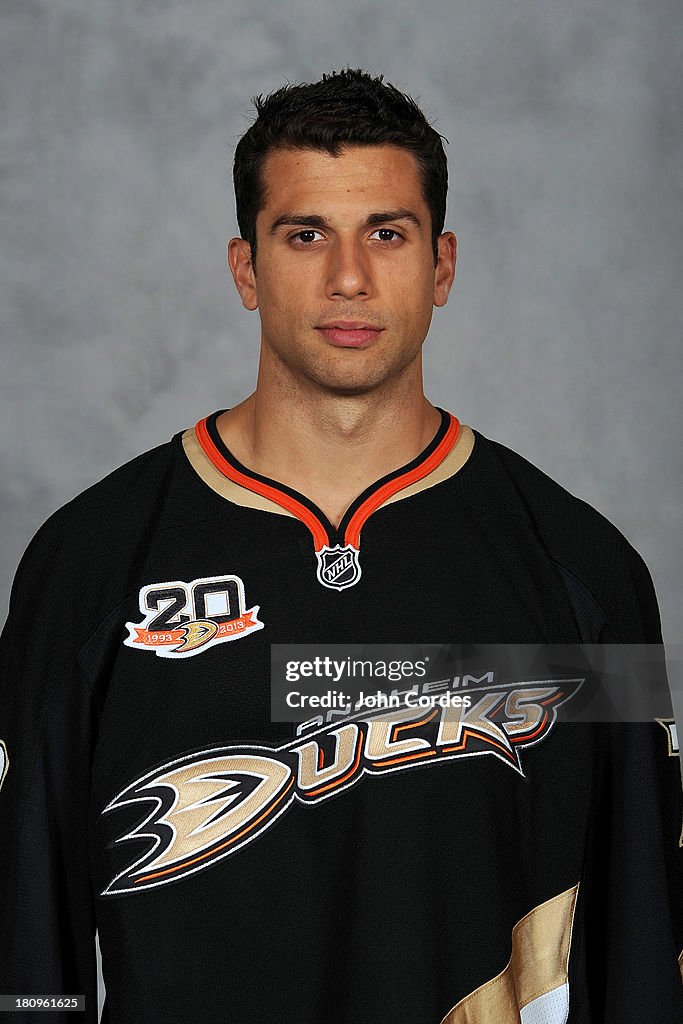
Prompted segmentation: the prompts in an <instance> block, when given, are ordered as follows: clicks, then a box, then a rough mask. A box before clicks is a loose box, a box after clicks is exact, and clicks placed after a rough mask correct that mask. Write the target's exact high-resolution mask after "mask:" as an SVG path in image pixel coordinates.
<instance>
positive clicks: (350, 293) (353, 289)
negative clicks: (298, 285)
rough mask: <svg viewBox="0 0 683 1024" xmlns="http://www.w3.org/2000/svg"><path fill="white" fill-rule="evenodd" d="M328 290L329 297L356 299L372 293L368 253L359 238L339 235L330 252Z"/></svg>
mask: <svg viewBox="0 0 683 1024" xmlns="http://www.w3.org/2000/svg"><path fill="white" fill-rule="evenodd" d="M326 291H327V296H328V298H343V299H355V298H359V297H360V298H363V297H366V296H369V295H370V293H371V291H372V281H371V274H370V265H369V261H368V253H367V252H366V251H365V249H364V247H363V244H362V242H361V241H360V240H359V239H357V238H348V239H343V238H341V237H337V240H336V243H335V245H333V246H332V247H331V249H330V253H329V262H328V267H327V289H326Z"/></svg>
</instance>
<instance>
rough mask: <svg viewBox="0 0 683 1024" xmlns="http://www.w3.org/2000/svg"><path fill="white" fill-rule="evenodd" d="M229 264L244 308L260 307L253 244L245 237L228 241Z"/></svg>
mask: <svg viewBox="0 0 683 1024" xmlns="http://www.w3.org/2000/svg"><path fill="white" fill-rule="evenodd" d="M228 266H229V267H230V272H231V273H232V279H233V281H234V282H235V288H237V291H238V292H239V294H240V298H241V300H242V305H243V306H244V308H245V309H252V310H253V309H258V297H257V294H256V276H255V273H254V265H253V263H252V259H251V246H250V245H249V243H248V242H245V240H244V239H243V238H231V239H230V241H229V242H228Z"/></svg>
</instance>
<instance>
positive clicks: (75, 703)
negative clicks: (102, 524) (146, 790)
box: [0, 521, 99, 1024]
mask: <svg viewBox="0 0 683 1024" xmlns="http://www.w3.org/2000/svg"><path fill="white" fill-rule="evenodd" d="M48 522H49V521H48ZM59 540H60V538H59V537H58V536H55V532H54V530H53V529H51V528H47V529H46V527H43V528H41V531H39V534H38V535H37V536H36V538H34V540H33V541H32V543H31V545H29V549H28V550H27V552H26V554H25V556H24V558H23V560H22V563H21V565H20V567H19V570H18V572H17V575H16V578H15V583H14V586H13V589H12V596H11V601H10V611H9V616H8V619H7V622H6V624H5V627H4V630H3V632H2V635H1V637H0V741H1V743H0V779H1V781H0V908H1V914H0V918H1V923H0V993H1V994H3V995H9V996H55V997H59V996H70V995H81V996H84V997H85V1013H83V1012H82V1011H71V1012H68V1011H64V1010H56V1009H55V1010H54V1011H53V1010H48V1011H41V1015H40V1019H41V1020H42V1021H43V1022H44V1024H46V1022H47V1024H63V1022H66V1021H79V1022H81V1024H96V1021H97V972H96V953H95V913H94V902H93V895H92V890H91V883H90V877H89V849H88V801H89V786H90V765H91V761H92V751H93V745H94V741H95V737H96V730H97V721H98V717H99V706H98V700H97V698H96V697H95V696H94V694H93V693H92V692H91V687H90V686H89V684H88V681H87V679H86V678H85V675H84V673H83V672H82V671H81V669H80V667H79V664H78V659H77V657H76V656H75V653H74V652H75V650H76V643H77V641H76V640H75V638H74V636H73V635H72V634H73V633H74V631H76V632H77V631H78V628H79V627H78V625H77V623H76V622H75V620H74V616H73V614H72V613H73V609H74V604H75V601H76V598H77V595H76V593H75V588H74V583H73V573H72V567H71V565H70V563H69V559H67V560H66V562H65V560H64V558H63V555H62V556H60V547H62V545H61V544H60V542H59ZM65 566H66V568H65ZM3 1019H6V1020H7V1021H8V1024H25V1022H29V1021H34V1020H35V1012H31V1011H28V1012H27V1011H23V1012H22V1011H21V1010H13V1011H12V1012H10V1013H8V1014H7V1017H5V1016H4V1014H3Z"/></svg>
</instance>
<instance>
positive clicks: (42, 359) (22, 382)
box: [0, 0, 683, 718]
mask: <svg viewBox="0 0 683 1024" xmlns="http://www.w3.org/2000/svg"><path fill="white" fill-rule="evenodd" d="M1 9H2V16H1V17H2V33H1V38H2V65H1V66H2V89H3V94H4V97H5V103H6V111H7V115H6V116H5V118H3V143H4V144H3V149H2V160H3V167H2V177H1V179H0V181H1V185H0V187H1V188H2V208H3V214H4V220H3V229H4V241H3V246H2V283H1V287H2V292H3V294H2V314H3V322H4V326H3V330H2V373H1V375H0V395H1V398H2V404H1V407H0V417H1V419H0V425H1V428H2V446H1V458H2V475H1V478H0V488H1V495H2V506H1V510H0V525H1V527H2V529H1V531H0V538H1V539H0V589H1V590H2V595H1V601H2V608H3V613H4V608H5V607H6V595H7V591H8V588H9V584H10V580H11V576H12V573H13V570H14V568H15V565H16V562H17V560H18V558H19V556H20V554H21V552H22V550H23V548H24V547H25V545H26V544H27V542H28V540H29V539H30V537H31V535H32V534H33V532H34V531H35V529H36V528H37V527H38V525H39V524H40V523H41V522H42V521H43V520H44V519H45V518H46V516H47V515H48V514H49V513H50V512H51V511H52V510H53V509H54V508H55V507H57V506H58V505H60V504H62V503H64V502H65V501H67V500H68V499H69V498H71V497H72V496H73V495H74V494H75V493H76V492H78V491H79V490H81V489H82V488H83V487H85V486H86V485H87V484H89V483H91V482H92V481H93V480H95V479H97V478H99V477H101V476H103V475H104V474H105V473H107V472H108V471H109V470H111V469H112V468H114V467H115V466H116V465H118V464H120V463H121V462H123V461H125V460H126V459H128V458H130V457H132V456H133V455H135V454H136V453H137V452H139V451H141V450H143V449H146V448H150V447H152V446H153V445H156V444H158V443H160V442H162V441H164V440H166V439H167V438H168V437H169V436H170V435H171V434H172V433H174V432H175V431H176V430H178V429H180V428H181V427H184V426H187V425H189V424H191V423H193V422H194V421H195V420H196V419H197V418H199V417H200V416H202V415H204V414H206V413H208V412H210V411H212V410H213V409H215V408H218V407H220V406H228V405H231V404H234V403H235V402H237V401H239V400H240V399H241V398H242V397H244V396H245V395H246V394H248V393H249V392H250V391H251V390H252V389H253V383H254V379H255V370H256V360H257V351H258V321H257V317H256V315H255V314H252V315H250V314H248V313H246V312H245V311H244V310H243V309H242V308H241V306H240V304H239V302H238V299H237V297H236V294H235V293H234V290H233V285H232V282H231V280H230V279H229V277H228V271H227V269H226V266H225V244H226V241H227V239H228V238H229V237H230V236H231V235H232V234H234V233H236V228H235V219H234V207H233V201H232V189H231V174H230V168H231V159H232V151H233V147H234V144H235V142H236V140H237V138H238V137H239V135H240V133H241V132H242V131H243V130H244V128H245V127H246V125H247V124H248V123H249V119H250V117H251V114H250V102H249V98H250V97H251V96H252V95H254V94H255V93H258V92H266V91H269V90H271V89H273V88H276V87H277V86H279V85H281V84H282V83H283V81H284V80H285V79H288V80H291V81H301V80H310V79H313V78H317V77H318V76H319V75H320V74H321V73H322V72H324V71H326V70H329V69H331V68H333V67H336V68H339V67H340V66H343V65H345V64H352V65H354V66H361V67H364V68H366V69H368V70H370V71H373V72H376V73H379V72H382V73H384V74H385V76H386V77H387V78H388V79H389V80H390V81H392V82H394V83H395V84H397V85H398V86H399V87H401V88H404V89H407V90H408V91H410V92H412V93H413V94H415V95H416V96H417V97H418V98H419V99H420V100H421V102H422V105H423V107H424V108H425V109H426V111H427V112H428V114H429V115H430V116H432V117H435V118H436V126H437V128H438V129H439V130H440V131H441V132H442V133H443V134H444V135H446V136H447V138H448V139H449V140H450V146H449V147H448V153H449V159H450V168H451V190H450V204H449V216H448V226H449V227H450V228H452V229H453V230H455V231H456V233H457V235H458V238H459V263H458V275H457V280H456V285H455V288H454V291H453V292H452V294H451V299H450V302H449V304H448V306H447V307H446V308H445V309H443V310H439V311H436V313H435V318H434V323H433V327H432V331H431V334H430V337H429V339H428V342H427V344H426V348H425V361H426V381H427V394H428V396H429V397H430V398H431V400H432V401H434V402H435V403H437V404H440V405H443V406H446V407H447V408H449V409H451V410H452V411H453V412H455V413H456V414H457V415H458V416H459V417H460V418H461V419H463V420H464V421H466V422H468V423H470V424H472V425H473V426H475V427H477V428H478V429H479V430H481V431H482V432H483V433H485V434H487V435H488V436H490V437H495V438H497V439H499V440H501V441H503V442H504V443H506V444H508V445H510V446H511V447H513V448H515V449H517V450H518V451H520V452H522V453H523V454H524V455H525V456H526V457H527V458H529V459H531V460H532V461H533V462H535V463H536V464H537V465H539V466H541V467H542V468H543V469H544V470H545V471H546V472H548V473H549V474H550V475H551V476H553V477H554V478H556V479H557V480H559V481H560V482H561V483H563V484H564V486H566V487H567V488H568V489H569V490H571V491H572V492H574V493H575V494H578V495H579V496H581V497H582V498H584V499H586V500H587V501H589V502H590V503H591V504H593V505H594V506H595V507H596V508H598V509H599V510H600V511H601V512H603V513H604V514H605V515H606V516H607V517H608V518H610V519H611V520H612V521H613V522H614V523H615V524H616V525H617V526H618V527H619V528H620V529H621V530H622V532H623V533H624V534H625V535H626V537H628V539H629V540H630V541H631V542H632V543H633V544H634V545H635V547H636V548H637V549H638V550H639V551H640V552H641V553H642V555H643V556H644V557H645V559H646V561H647V563H648V565H649V567H650V569H651V571H652V575H653V577H654V580H655V586H656V588H657V592H658V595H659V599H660V605H661V611H662V618H663V624H664V637H665V640H667V641H668V642H669V643H672V644H674V643H680V642H683V607H682V603H681V581H682V579H683V549H682V545H681V444H680V432H681V416H680V401H679V395H680V393H681V384H682V383H683V382H682V380H681V368H680V367H681V361H680V326H681V301H680V292H681V286H680V269H681V268H680V259H679V256H680V246H681V227H682V220H683V216H682V212H681V203H680V199H681V189H680V185H681V179H680V167H681V165H682V157H683V154H682V153H681V134H680V131H679V125H680V115H681V109H680V103H679V97H680V95H681V82H680V78H679V77H678V76H679V58H680V52H679V50H678V49H677V44H676V37H677V35H678V37H679V38H680V29H681V17H680V7H679V4H678V3H677V2H675V0H653V2H645V0H618V2H617V0H603V2H600V0H598V2H596V0H576V2H574V3H573V4H571V5H569V4H566V3H562V4H560V3H549V2H548V0H515V2H511V3H507V4H503V3H493V2H490V0H482V2H478V3H476V4H474V3H468V2H465V0H456V2H451V3H449V2H446V0H440V2H437V0H423V2H421V3H420V4H419V5H414V4H407V3H406V2H405V0H379V2H377V0H375V2H370V0H367V2H361V0H347V2H345V3H344V4H336V5H331V4H326V3H316V2H311V0H290V2H289V3H288V4H286V5H277V4H275V2H274V0H271V3H270V4H263V3H257V2H253V0H250V2H246V0H232V2H218V0H195V2H193V3H192V4H184V3H180V2H179V0H174V2H173V0H129V2H127V3H112V2H111V0H87V2H86V0H2V8H1ZM93 555H94V556H96V552H94V553H93ZM679 718H680V715H679Z"/></svg>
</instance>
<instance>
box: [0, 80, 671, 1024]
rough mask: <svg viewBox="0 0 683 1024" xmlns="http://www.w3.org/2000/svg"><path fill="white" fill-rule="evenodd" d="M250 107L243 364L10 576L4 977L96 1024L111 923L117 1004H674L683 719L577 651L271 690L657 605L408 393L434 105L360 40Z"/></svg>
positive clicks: (345, 1018)
mask: <svg viewBox="0 0 683 1024" xmlns="http://www.w3.org/2000/svg"><path fill="white" fill-rule="evenodd" d="M256 105H257V114H258V116H257V118H256V121H255V123H254V124H253V125H252V126H251V127H250V128H249V130H248V131H247V132H246V134H245V135H244V137H243V138H242V139H241V141H240V143H239V144H238V146H237V150H236V155H235V191H236V199H237V214H238V222H239V226H240V231H241V237H240V238H235V239H232V240H231V241H230V243H229V246H228V260H229V265H230V269H231V271H232V274H233V277H234V281H235V284H236V286H237V289H238V291H239V294H240V296H241V299H242V302H243V304H244V305H245V306H246V307H247V309H251V310H258V312H259V316H260V321H261V353H260V362H259V371H258V380H257V384H256V389H255V391H254V393H253V394H252V395H250V396H249V397H248V398H247V399H245V400H244V401H243V402H241V403H240V404H239V405H237V406H235V407H234V408H231V409H227V410H219V411H218V412H215V413H213V414H212V415H210V416H208V417H206V418H205V419H203V420H201V421H200V422H199V423H198V424H197V426H196V427H195V428H191V429H187V430H184V431H181V432H179V433H178V434H177V435H176V436H175V437H174V438H173V439H172V440H171V441H170V442H168V443H167V444H164V445H161V446H160V447H158V448H156V449H154V450H152V451H150V452H147V453H145V454H144V455H142V456H140V457H139V458H137V459H135V460H133V461H132V462H131V463H129V464H127V465H126V466H124V467H122V468H121V469H119V470H117V471H116V472H114V473H113V474H111V475H110V476H109V477H107V478H106V479H105V480H103V481H101V482H100V483H98V484H96V485H95V486H94V487H92V488H90V489H89V490H88V491H86V492H85V493H84V494H82V495H80V496H79V497H77V498H76V499H74V501H73V502H71V503H70V504H69V505H67V506H66V507H65V508H63V509H61V510H60V511H59V512H57V513H56V514H55V515H54V516H53V517H52V518H51V519H50V520H48V522H47V523H46V524H45V525H44V527H43V528H42V529H41V531H39V533H38V535H37V536H36V538H34V540H33V542H32V544H31V545H30V546H29V549H28V551H27V553H26V555H25V556H24V559H23V561H22V563H21V566H20V568H19V571H18V573H17V578H16V581H15V585H14V589H13V594H12V601H11V606H10V614H9V619H8V622H7V625H6V628H5V632H4V634H3V640H2V656H3V659H4V660H3V669H2V684H1V685H2V689H1V691H0V700H1V704H0V707H1V709H2V718H0V722H1V723H2V730H3V732H2V739H3V741H4V750H5V761H6V765H7V770H6V773H5V778H4V782H3V785H2V788H1V789H0V821H2V837H1V839H0V849H1V856H2V860H1V863H0V867H1V868H2V870H1V872H0V879H1V881H0V886H1V891H0V895H1V896H2V906H3V932H2V944H1V946H0V952H1V953H2V956H1V957H0V990H1V991H2V992H6V993H29V994H44V993H52V994H55V995H59V994H60V993H61V994H65V995H67V994H69V995H70V994H74V993H84V994H85V1016H83V1015H82V1014H81V1015H80V1016H78V1017H77V1015H76V1013H75V1012H74V1013H73V1014H69V1013H65V1012H61V1011H60V1012H58V1013H48V1018H51V1019H53V1020H67V1019H69V1020H70V1019H74V1020H76V1019H78V1020H86V1021H94V1020H95V1019H96V1015H95V1004H96V982H95V960H94V950H93V936H94V930H95V927H96V926H97V929H98V932H99V938H100V946H101V950H102V957H103V971H104V978H105V984H106V989H107V1000H106V1004H105V1010H104V1017H103V1019H104V1020H105V1021H111V1022H112V1024H113V1022H116V1024H132V1022H142V1021H144V1022H157V1021H159V1022H161V1021H164V1022H166V1021H170V1020H178V1021H181V1020H182V1021H184V1022H195V1021H196V1022H202V1024H218V1022H221V1024H223V1022H226V1021H231V1022H232V1021H234V1022H240V1024H247V1022H249V1024H251V1022H263V1024H266V1022H268V1024H276V1022H277V1024H285V1022H291V1024H294V1022H296V1024H322V1022H328V1021H334V1022H340V1024H351V1022H354V1024H355V1022H359V1021H373V1022H375V1024H389V1022H391V1024H395V1022H402V1024H403V1022H405V1024H408V1022H410V1024H439V1022H440V1021H444V1024H463V1022H467V1024H470V1022H477V1024H479V1022H482V1024H488V1022H491V1024H493V1022H496V1024H511V1022H517V1021H522V1022H523V1024H529V1022H531V1021H534V1022H536V1021H543V1022H545V1024H559V1022H566V1021H581V1022H591V1024H592V1022H595V1024H597V1022H598V1021H600V1022H606V1021H607V1022H613V1024H617V1022H619V1024H625V1022H634V1024H635V1022H636V1021H638V1022H640V1021H645V1020H652V1021H655V1020H656V1021H657V1022H658V1024H674V1022H678V1021H680V1020H681V1019H682V1016H681V1015H682V1014H683V997H682V989H681V979H680V973H679V965H678V963H677V957H678V954H679V953H680V951H681V949H683V914H681V901H682V899H683V888H682V886H681V864H680V855H681V851H680V848H679V845H678V844H679V836H680V828H681V794H680V776H679V770H678V759H677V757H676V756H675V752H674V755H673V756H669V755H670V754H671V753H672V743H673V737H674V736H675V730H674V728H673V723H672V722H671V721H670V720H668V719H665V720H663V721H662V722H644V723H643V722H641V723H629V724H622V725H621V726H618V725H617V724H616V723H612V724H610V723H605V722H601V723H595V722H594V723H592V724H591V723H586V722H584V723H582V724H574V725H570V724H568V723H559V724H556V719H557V712H558V709H559V708H560V705H563V706H564V705H565V704H567V702H569V704H571V700H574V699H575V695H576V692H578V691H577V686H578V682H577V680H576V679H572V680H566V681H565V682H566V685H565V686H564V688H563V690H562V692H560V688H559V687H558V686H553V685H551V683H552V681H548V680H545V681H544V682H543V685H542V686H541V684H539V683H538V681H536V682H534V681H533V680H532V681H531V682H529V681H528V680H527V681H526V683H525V686H524V687H520V685H519V683H515V682H514V681H512V682H509V681H508V682H506V683H505V684H503V683H501V682H500V681H498V680H497V679H496V681H495V683H494V684H490V682H489V681H487V680H486V679H484V680H483V681H480V682H476V683H475V684H474V685H472V686H470V691H471V692H470V694H469V695H468V699H470V703H469V705H468V707H469V710H467V711H465V710H464V705H461V706H460V707H459V708H458V710H457V711H456V712H455V713H454V714H452V715H451V717H450V718H449V717H448V716H447V715H446V714H445V713H441V712H440V711H438V710H437V709H434V710H425V708H424V707H420V708H416V707H414V706H413V707H408V706H407V701H408V697H405V703H404V704H403V705H402V706H401V707H400V709H399V710H397V711H395V712H393V711H392V712H391V713H386V712H385V713H384V714H383V715H380V714H376V713H374V712H373V711H372V710H363V711H361V712H360V713H358V712H357V711H356V710H355V708H354V707H348V706H345V707H344V708H343V709H342V710H341V711H336V712H333V711H329V712H325V711H322V710H321V711H320V712H312V714H311V716H309V720H308V721H307V722H305V723H300V724H299V725H296V724H295V723H294V724H291V723H286V722H282V721H278V720H276V718H275V716H272V717H271V662H270V657H271V647H272V645H278V644H292V643H301V644H309V645H310V644H313V645H318V647H320V646H321V645H323V646H324V645H330V644H355V643H358V644H370V645H373V644H382V645H398V644H414V645H425V644H427V645H428V644H435V645H440V644H457V645H465V646H467V645H480V644H504V645H518V644H532V645H538V644H572V645H575V644H579V643H581V642H586V643H600V644H610V643H613V644H618V643H625V644H660V643H661V631H660V623H659V612H658V608H657V602H656V598H655V595H654V590H653V587H652V581H651V579H650V575H649V573H648V570H647V568H646V566H645V564H644V563H643V561H642V559H641V558H640V556H639V555H638V554H637V552H635V551H634V549H633V548H632V547H631V546H630V545H629V544H628V542H627V541H626V540H625V539H624V538H623V537H622V535H621V534H620V533H619V531H618V530H617V529H616V528H615V527H614V526H612V525H611V524H610V523H609V522H608V521H607V520H606V519H604V517H602V516H601V515H600V514H599V513H598V512H596V511H595V510H594V509H593V508H591V507H590V506H589V505H587V504H586V503H584V502H582V501H581V500H579V499H578V498H575V497H573V496H572V495H570V494H569V493H568V492H567V491H565V490H564V489H563V488H562V487H561V486H560V485H559V484H557V483H555V482H554V481H552V480H551V479H550V478H549V477H547V476H546V475H545V474H543V473H542V472H541V471H540V470H538V469H536V468H535V467H534V466H532V465H531V464H529V463H528V462H527V461H525V460H524V459H523V458H521V457H520V456H518V455H516V454H515V453H514V452H512V451H511V450H510V449H509V448H507V447H505V446H504V445H502V444H500V443H498V442H495V441H492V440H490V439H488V438H486V437H485V436H484V435H483V434H481V433H480V432H479V431H477V430H474V429H472V428H470V427H468V426H467V425H465V424H464V423H461V422H459V420H458V418H457V417H456V416H454V415H453V414H452V413H450V412H448V411H446V410H442V409H439V408H435V407H434V406H433V405H432V404H431V403H430V402H429V401H428V400H427V399H426V397H425V395H424V393H423V385H422V371H421V349H422V344H423V341H424V339H425V336H426V334H427V331H428V328H429V324H430V319H431V315H432V309H433V306H443V305H444V304H445V303H446V301H447V298H448V293H449V289H450V287H451V285H452V283H453V279H454V276H455V264H456V239H455V236H454V235H453V234H452V233H451V232H448V231H447V232H444V231H443V223H444V215H445V205H446V186H447V172H446V161H445V155H444V151H443V147H442V144H441V139H440V137H439V135H438V134H437V133H436V132H435V131H434V129H432V128H431V127H430V125H429V124H428V122H427V121H426V119H425V117H424V115H423V114H422V113H421V111H420V110H419V108H418V107H417V106H416V105H415V103H414V102H413V101H412V100H411V99H410V98H409V97H407V96H404V95H403V94H401V93H400V92H399V91H398V90H396V89H395V88H393V87H392V86H390V85H388V84H386V83H384V82H383V81H382V79H381V78H372V77H370V76H369V75H367V74H365V73H363V72H360V71H352V70H347V71H343V72H341V73H338V74H332V75H328V76H324V77H323V79H322V81H320V82H316V83H314V84H309V85H303V86H287V87H285V88H282V89H280V90H278V91H277V92H275V93H274V94H272V95H270V96H269V97H267V98H266V99H262V98H259V99H258V100H257V101H256ZM219 372H220V370H219ZM459 681H460V677H458V682H459ZM463 685H464V683H463ZM435 686H436V684H434V687H435ZM454 686H455V684H454ZM300 689H301V687H300ZM402 689H406V688H405V687H404V688H402ZM407 689H408V690H410V689H411V688H410V687H407ZM448 689H449V688H448V686H446V690H448ZM451 689H453V688H452V687H451ZM414 690H415V692H418V691H419V692H420V693H421V694H423V695H424V694H426V693H427V691H428V687H427V685H426V684H425V687H424V688H422V687H421V686H420V685H417V684H416V686H415V688H414ZM442 691H443V687H442ZM449 696H453V694H452V693H451V692H450V690H449ZM10 1019H11V1020H15V1021H23V1020H24V1015H23V1014H22V1013H21V1012H17V1013H15V1014H14V1015H13V1016H12V1015H11V1016H10ZM26 1019H28V1017H27V1018H26Z"/></svg>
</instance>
